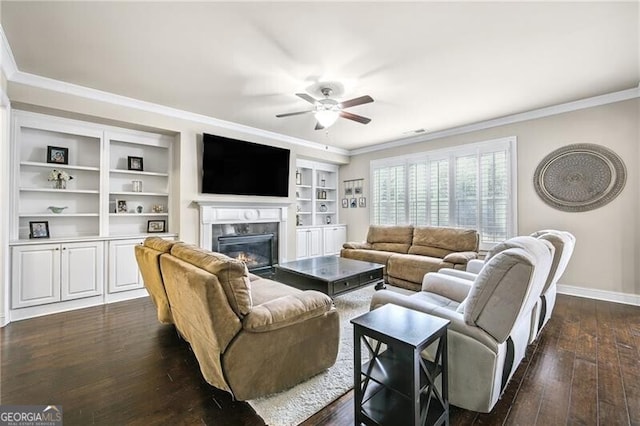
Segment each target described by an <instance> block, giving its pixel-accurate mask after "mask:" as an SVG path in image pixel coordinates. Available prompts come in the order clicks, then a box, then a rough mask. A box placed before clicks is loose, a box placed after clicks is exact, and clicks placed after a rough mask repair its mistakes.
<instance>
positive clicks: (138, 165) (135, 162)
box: [127, 156, 144, 172]
mask: <svg viewBox="0 0 640 426" xmlns="http://www.w3.org/2000/svg"><path fill="white" fill-rule="evenodd" d="M127 169H128V170H135V171H137V172H141V171H143V170H144V167H143V162H142V157H131V156H128V157H127Z"/></svg>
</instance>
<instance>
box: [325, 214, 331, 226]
mask: <svg viewBox="0 0 640 426" xmlns="http://www.w3.org/2000/svg"><path fill="white" fill-rule="evenodd" d="M325 221H326V222H327V225H331V216H329V215H327V217H326V218H325Z"/></svg>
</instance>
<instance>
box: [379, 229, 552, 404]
mask: <svg viewBox="0 0 640 426" xmlns="http://www.w3.org/2000/svg"><path fill="white" fill-rule="evenodd" d="M521 244H522V247H519V248H509V249H506V250H503V251H501V252H499V253H497V254H496V255H495V256H493V257H492V258H491V259H489V260H488V261H487V262H486V263H485V264H484V265H483V268H482V270H481V271H480V273H479V274H478V275H477V276H476V277H475V279H474V280H473V281H469V280H466V279H463V278H458V277H453V276H448V275H444V274H439V273H429V274H427V275H426V276H425V277H424V280H423V284H422V291H420V292H418V293H416V294H412V295H404V294H399V293H396V292H392V291H388V290H383V291H379V292H377V293H376V294H375V295H374V296H373V298H372V301H371V309H375V308H377V307H379V306H382V305H384V304H386V303H394V304H397V305H401V306H405V307H408V308H411V309H416V310H419V311H422V312H426V313H429V314H431V315H435V316H438V317H441V318H446V319H449V320H450V321H451V325H450V326H449V330H448V334H447V336H448V361H449V401H450V402H451V404H453V405H456V406H458V407H461V408H464V409H467V410H473V411H480V412H489V411H491V409H492V408H493V406H494V405H495V403H496V402H497V401H498V398H499V397H500V395H501V394H502V392H503V391H504V389H505V387H506V384H507V383H508V381H509V379H510V378H511V377H512V375H513V373H514V372H515V370H516V368H517V367H518V364H519V363H520V361H521V360H522V359H523V358H524V355H525V351H526V348H527V345H528V342H529V332H530V326H531V321H532V312H533V306H534V305H535V303H536V302H537V300H538V298H539V297H540V294H541V292H542V289H543V287H544V284H545V281H546V278H547V276H548V273H549V269H550V267H551V258H552V252H551V250H549V247H548V245H547V244H545V243H544V242H542V241H540V240H538V239H536V238H532V237H522V241H521ZM430 355H431V354H430V353H427V354H425V356H427V357H429V356H430Z"/></svg>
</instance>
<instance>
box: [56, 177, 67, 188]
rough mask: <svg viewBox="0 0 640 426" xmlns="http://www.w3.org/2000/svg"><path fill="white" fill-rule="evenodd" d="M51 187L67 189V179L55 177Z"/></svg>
mask: <svg viewBox="0 0 640 426" xmlns="http://www.w3.org/2000/svg"><path fill="white" fill-rule="evenodd" d="M53 189H67V181H66V180H64V179H56V180H54V181H53Z"/></svg>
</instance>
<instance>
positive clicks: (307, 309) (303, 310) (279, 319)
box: [242, 290, 333, 333]
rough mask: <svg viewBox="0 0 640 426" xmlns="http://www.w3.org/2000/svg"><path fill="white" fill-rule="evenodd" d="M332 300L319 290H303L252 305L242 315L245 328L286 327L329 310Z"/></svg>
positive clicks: (264, 329)
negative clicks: (246, 312) (244, 314)
mask: <svg viewBox="0 0 640 426" xmlns="http://www.w3.org/2000/svg"><path fill="white" fill-rule="evenodd" d="M332 308H333V301H332V300H331V298H330V297H329V296H327V295H326V294H323V293H320V292H319V291H313V290H309V291H304V292H302V293H297V294H291V295H287V296H283V297H279V298H277V299H273V300H270V301H268V302H265V303H263V304H261V305H257V306H254V307H253V308H252V309H251V311H250V312H249V313H248V314H247V315H246V316H245V317H244V319H243V321H242V326H243V328H244V329H245V330H247V331H250V332H254V333H262V332H265V331H271V330H277V329H279V328H283V327H288V326H290V325H292V324H297V323H300V322H303V321H306V320H308V319H309V318H314V317H317V316H320V315H322V314H324V313H325V312H328V311H330V310H331V309H332Z"/></svg>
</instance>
